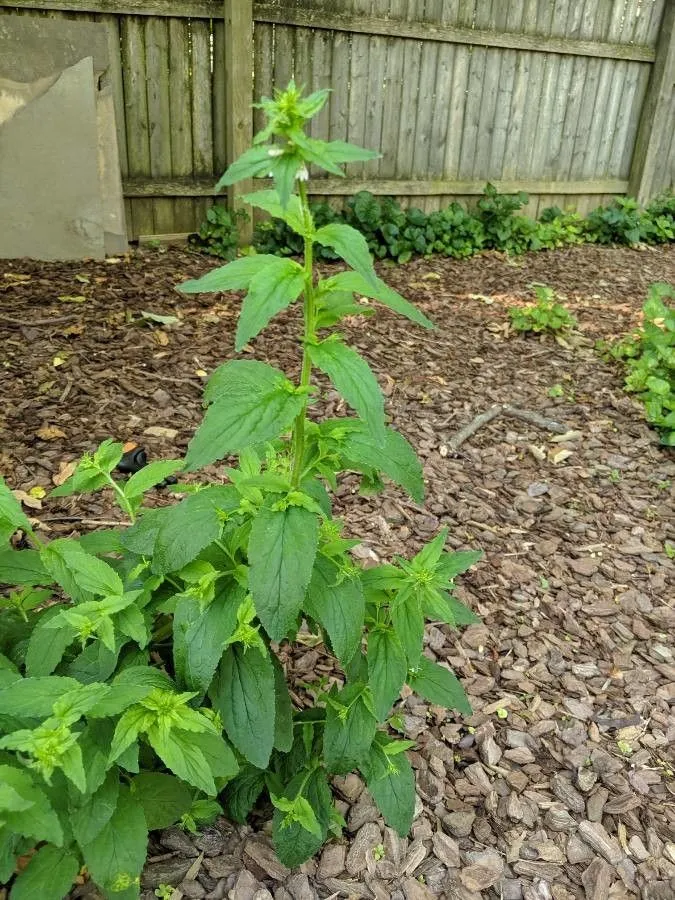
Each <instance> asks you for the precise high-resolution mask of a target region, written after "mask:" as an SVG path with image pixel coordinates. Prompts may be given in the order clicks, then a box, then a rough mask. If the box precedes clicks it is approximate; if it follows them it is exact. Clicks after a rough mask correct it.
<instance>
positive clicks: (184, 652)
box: [173, 586, 245, 694]
mask: <svg viewBox="0 0 675 900" xmlns="http://www.w3.org/2000/svg"><path fill="white" fill-rule="evenodd" d="M244 593H245V592H244V590H243V589H242V588H240V587H238V586H235V587H232V586H225V587H220V588H218V589H217V592H216V596H215V597H214V599H213V601H212V602H211V603H210V604H209V605H208V607H207V608H206V609H205V610H202V609H201V607H200V605H199V601H198V600H195V599H193V598H191V597H184V598H181V599H180V600H179V601H178V603H177V604H176V611H175V613H174V617H173V637H174V640H173V658H174V669H175V677H176V681H177V682H178V683H179V686H184V687H185V688H186V689H187V690H190V691H197V692H198V693H200V694H205V693H206V692H207V690H208V689H209V685H210V684H211V681H212V680H213V676H214V675H215V672H216V669H217V668H218V663H219V662H220V658H221V656H222V655H223V650H224V649H225V645H226V643H227V641H228V639H229V638H231V637H232V635H233V634H234V631H235V629H236V627H237V611H238V609H239V605H240V603H241V602H242V600H243V599H244Z"/></svg>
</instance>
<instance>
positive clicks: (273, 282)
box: [235, 258, 305, 352]
mask: <svg viewBox="0 0 675 900" xmlns="http://www.w3.org/2000/svg"><path fill="white" fill-rule="evenodd" d="M304 283H305V271H304V269H303V268H302V266H299V265H298V264H297V263H296V262H294V261H293V260H292V259H283V258H278V259H277V260H276V262H275V263H274V264H271V265H267V266H265V267H264V268H263V269H262V270H261V271H260V272H258V274H257V275H256V276H255V277H254V278H253V279H252V280H251V283H250V285H249V289H248V294H247V295H246V297H245V298H244V303H243V305H242V308H241V314H240V316H239V324H238V325H237V335H236V339H235V349H236V350H237V352H239V351H240V350H242V349H243V348H244V347H245V346H246V344H248V342H249V341H250V340H251V339H252V338H254V337H255V336H256V335H257V334H259V333H260V332H261V331H262V330H263V328H264V327H265V326H266V325H267V323H268V322H269V321H270V319H272V318H273V317H274V316H276V314H277V313H279V312H281V310H282V309H286V307H287V306H290V304H291V303H293V301H294V300H297V299H298V297H299V296H300V294H301V292H302V289H303V286H304Z"/></svg>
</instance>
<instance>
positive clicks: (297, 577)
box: [248, 506, 319, 641]
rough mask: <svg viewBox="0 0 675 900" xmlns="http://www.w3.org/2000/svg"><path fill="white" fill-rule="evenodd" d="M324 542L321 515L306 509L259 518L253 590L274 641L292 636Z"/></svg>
mask: <svg viewBox="0 0 675 900" xmlns="http://www.w3.org/2000/svg"><path fill="white" fill-rule="evenodd" d="M318 540H319V520H318V517H317V516H316V514H315V513H312V512H310V511H309V510H307V509H304V508H303V507H300V506H289V507H288V508H287V509H284V510H272V509H262V510H260V512H259V513H258V515H257V516H256V518H255V519H254V520H253V524H252V526H251V536H250V538H249V544H248V561H249V573H248V579H249V590H250V591H251V594H252V595H253V601H254V603H255V608H256V612H257V613H258V618H259V619H260V621H261V622H262V624H263V627H264V628H265V631H267V633H268V635H269V636H270V637H271V638H272V640H274V641H280V640H282V639H283V638H284V637H285V636H286V634H287V633H288V632H289V630H290V629H291V628H292V627H293V626H294V624H295V621H296V619H297V617H298V615H299V613H300V610H301V608H302V603H303V600H304V598H305V593H306V591H307V585H308V584H309V580H310V578H311V575H312V567H313V565H314V558H315V556H316V548H317V544H318Z"/></svg>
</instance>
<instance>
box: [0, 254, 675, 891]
mask: <svg viewBox="0 0 675 900" xmlns="http://www.w3.org/2000/svg"><path fill="white" fill-rule="evenodd" d="M212 265H213V261H211V260H208V259H205V258H204V257H200V256H197V255H193V254H190V253H186V252H182V251H179V250H170V251H168V252H159V251H151V252H146V253H137V254H134V255H131V256H129V257H128V258H124V259H120V260H116V261H114V260H108V261H106V262H100V263H59V264H43V263H36V262H31V261H11V262H10V261H5V262H3V264H2V266H0V338H1V339H2V364H3V367H4V377H3V380H2V383H3V391H2V393H3V396H4V402H3V404H2V408H0V429H1V432H2V435H3V437H2V443H1V445H0V472H2V473H3V475H4V476H5V477H6V478H7V480H8V482H9V483H10V485H11V487H12V488H15V489H19V490H22V491H25V492H28V491H29V490H30V489H31V488H32V487H36V486H41V487H44V488H45V489H46V490H49V488H50V487H51V486H52V479H53V478H54V476H58V473H59V471H62V469H63V466H64V464H67V463H68V462H70V461H71V460H73V459H75V458H76V457H78V456H79V455H80V454H81V453H82V452H84V451H85V450H91V449H93V448H94V447H95V446H96V444H97V443H98V442H99V441H101V440H103V439H105V438H107V437H115V438H116V439H119V440H135V441H137V442H138V443H141V444H143V445H144V446H145V447H147V449H148V454H149V456H150V457H152V458H156V457H160V456H163V457H173V456H177V455H179V454H181V453H182V452H183V451H184V449H185V447H186V445H187V441H188V439H189V437H190V435H191V433H192V431H193V430H194V427H195V425H196V424H197V423H198V421H199V418H200V411H201V408H200V397H201V391H202V386H203V382H204V380H205V375H206V373H207V372H210V371H211V370H212V369H213V368H214V367H215V366H216V365H217V364H218V363H219V362H221V361H223V360H224V359H226V358H229V357H231V355H232V354H233V334H234V325H235V319H236V315H237V309H238V301H237V298H236V297H235V296H232V295H203V296H200V297H183V296H181V295H179V294H177V293H176V292H175V291H174V290H173V287H174V286H175V285H176V284H178V283H180V282H181V281H182V280H184V279H185V278H186V277H191V276H194V275H197V274H199V273H201V272H203V271H206V270H207V269H209V268H211V267H212ZM381 274H382V275H383V277H384V278H385V279H387V280H388V281H389V282H390V283H391V284H392V285H393V286H394V287H396V288H397V289H398V290H399V291H400V292H401V293H403V294H404V295H405V296H407V297H408V298H409V299H411V300H413V301H415V302H417V303H418V304H419V305H420V306H421V307H422V308H423V309H424V311H425V312H426V313H427V314H428V315H429V316H431V318H433V319H434V320H435V322H437V323H438V326H439V327H438V329H437V330H436V331H434V332H432V333H430V334H428V335H427V334H425V333H424V332H423V331H422V330H421V329H418V328H417V327H415V326H412V325H411V324H410V323H408V322H406V321H404V320H401V319H398V318H397V317H395V316H393V315H391V314H390V313H389V312H387V311H384V310H379V309H378V311H377V313H376V315H375V316H374V317H373V318H372V319H370V320H368V321H367V323H366V325H364V324H363V323H355V324H354V325H350V326H349V327H348V328H346V329H345V330H346V332H347V335H348V337H349V339H350V340H351V341H352V342H353V343H354V344H355V345H356V346H357V347H358V348H359V349H360V350H361V351H362V352H363V353H364V355H365V356H366V357H367V358H368V359H369V361H370V362H371V364H372V366H373V368H374V369H375V371H376V373H377V375H378V377H379V379H380V383H381V384H382V386H383V388H384V390H385V392H386V395H387V401H388V412H389V413H390V415H391V418H392V422H393V424H394V425H395V426H396V427H397V428H398V429H399V430H401V431H402V432H403V433H404V434H405V435H406V436H407V437H408V438H409V439H410V440H411V441H412V443H413V444H414V446H415V447H416V449H417V450H418V452H419V453H420V455H421V457H422V458H423V460H424V465H425V476H426V480H427V501H426V505H425V506H424V508H422V507H418V506H417V505H416V504H414V503H411V502H410V501H409V500H408V499H407V498H406V497H405V496H404V495H403V494H402V493H401V492H400V491H398V490H396V489H394V488H393V487H388V488H387V490H386V491H385V493H384V494H383V495H382V496H380V497H376V498H364V497H361V496H360V495H359V494H358V492H357V490H356V484H355V481H354V479H353V478H351V477H346V478H344V479H343V481H342V483H341V486H340V492H339V499H338V511H339V513H340V514H341V515H343V516H344V518H345V519H346V521H347V525H348V530H349V531H351V533H352V534H355V535H356V536H358V537H360V538H362V539H363V541H364V543H363V544H362V546H361V548H360V550H359V555H360V557H361V558H362V559H363V560H365V561H366V562H367V561H368V560H376V559H387V558H390V557H391V556H392V555H393V554H397V553H405V554H411V553H412V552H414V551H416V550H417V549H418V548H419V547H420V546H421V545H422V543H423V542H425V541H426V540H428V539H429V538H430V537H431V536H433V535H434V534H435V533H436V532H437V531H438V529H439V527H440V526H442V525H448V526H449V527H450V541H451V543H452V544H453V545H454V546H456V547H457V548H482V549H484V551H485V559H484V560H483V561H482V562H481V563H480V564H479V565H478V566H476V567H475V569H474V570H473V571H472V572H470V573H468V574H467V575H466V576H464V577H462V578H461V579H460V586H459V590H458V594H459V595H460V596H461V598H462V599H464V600H465V601H466V602H467V603H468V604H469V605H471V606H472V608H473V609H475V610H476V611H477V612H478V613H479V614H480V615H481V617H482V619H483V624H481V625H476V626H472V627H471V628H468V629H466V630H465V631H463V632H462V633H460V634H457V633H454V632H452V631H450V630H449V629H448V628H446V626H444V625H438V626H435V625H432V626H430V627H429V628H428V629H427V637H426V640H427V651H428V653H429V655H430V656H433V657H434V658H437V659H440V660H447V661H448V662H449V663H450V664H451V665H452V667H453V668H454V669H455V671H456V672H457V674H458V675H459V676H460V677H461V678H462V679H463V680H464V684H465V685H466V688H467V691H468V693H469V695H470V699H471V701H472V704H473V708H474V715H473V716H472V717H471V719H468V720H464V721H460V720H458V719H457V718H456V717H454V716H453V715H447V714H446V713H445V711H444V710H442V709H439V708H436V707H433V706H429V705H428V704H425V703H422V702H421V701H420V700H419V698H417V697H415V696H414V695H412V696H408V697H405V698H402V700H401V702H400V704H399V706H400V710H399V711H400V712H401V714H402V716H403V721H404V723H405V729H406V733H407V736H408V737H410V738H412V739H414V740H416V741H417V749H416V750H415V751H414V752H412V753H411V760H412V763H413V766H414V768H415V769H416V773H417V784H418V793H419V803H418V816H417V818H416V820H415V823H414V826H413V831H412V834H411V836H410V837H409V839H406V840H401V839H400V838H398V837H396V835H395V834H394V833H393V832H392V831H391V830H390V829H388V828H385V827H384V825H383V822H382V820H381V819H380V817H379V815H378V812H377V810H376V809H375V807H374V805H373V803H372V801H371V798H370V796H369V795H368V792H367V791H366V790H364V789H363V784H362V783H361V781H360V779H358V778H357V777H356V776H348V777H347V778H344V779H338V780H337V781H336V787H337V791H338V796H339V801H340V804H341V808H342V810H343V812H344V814H345V817H346V818H347V821H348V829H347V832H346V834H345V840H344V842H342V843H339V842H335V843H333V844H331V845H330V846H328V847H327V848H326V850H325V851H324V852H323V855H322V856H321V857H319V858H318V859H317V860H314V861H310V862H309V863H307V864H306V865H305V866H303V867H302V868H301V869H300V870H299V871H296V872H293V873H288V872H286V871H285V870H283V868H282V867H280V866H279V864H278V863H277V862H276V861H275V859H274V858H273V856H272V855H271V853H270V851H269V848H268V837H267V833H268V829H267V827H266V826H265V824H264V822H263V821H262V820H261V822H260V824H259V826H256V827H254V826H247V827H245V828H233V827H232V826H230V825H229V824H228V823H226V822H225V821H224V820H223V821H220V822H219V823H217V825H215V826H213V827H211V828H209V829H207V830H206V831H205V832H204V833H203V834H202V835H201V836H200V837H198V838H196V839H193V838H191V837H189V836H186V835H184V834H183V833H182V832H180V831H177V830H170V831H169V832H165V833H163V834H162V835H157V836H153V840H152V844H151V861H150V862H149V865H148V867H147V870H146V873H145V875H144V881H143V887H144V889H145V891H146V894H144V896H145V897H147V898H148V900H149V898H152V897H153V896H154V894H153V889H154V888H155V887H156V886H157V885H158V884H159V883H160V882H163V883H171V884H180V891H181V894H182V896H184V897H195V898H200V897H208V898H213V900H218V898H223V897H232V898H235V900H264V898H270V897H274V898H276V900H289V898H290V900H311V898H316V897H322V898H323V897H368V898H369V897H376V898H382V900H386V898H392V900H418V898H419V900H424V898H426V897H436V896H445V897H447V898H452V900H479V898H493V900H494V898H503V900H520V898H525V900H550V898H553V900H571V898H589V900H606V898H610V900H621V898H633V897H636V896H637V897H639V896H641V897H644V898H645V900H659V898H662V900H672V898H673V897H675V802H674V799H673V795H674V794H675V779H674V776H673V771H674V770H675V758H674V756H675V754H674V753H673V740H674V739H675V717H673V714H672V711H673V710H672V707H673V702H674V701H675V660H674V659H673V641H672V629H673V626H674V625H675V609H674V606H673V604H674V601H675V562H673V560H671V559H670V558H669V557H668V555H667V554H666V552H664V547H665V545H666V542H668V541H670V542H671V543H675V529H674V527H673V525H674V519H675V512H674V504H673V498H674V491H673V484H674V483H675V457H674V456H673V454H672V451H668V450H666V449H665V448H663V447H661V446H659V443H658V438H657V436H656V434H655V433H654V432H653V431H651V430H650V429H649V428H648V427H647V425H646V424H645V422H644V419H643V415H642V411H641V409H640V407H639V406H638V405H637V404H636V402H635V401H634V399H632V398H631V397H629V396H627V395H626V394H625V393H624V392H623V391H622V378H621V373H620V371H619V369H618V368H617V367H616V366H614V365H610V364H607V363H605V362H603V361H602V360H601V358H600V357H599V356H598V354H597V353H596V352H595V350H594V348H593V344H594V342H595V341H596V340H598V339H607V338H609V337H611V336H613V335H617V334H621V333H624V332H626V331H628V330H630V329H631V328H632V327H633V326H634V325H635V324H636V323H637V322H638V321H639V310H640V307H641V305H642V303H643V300H644V298H645V295H646V291H647V288H648V286H649V284H650V283H652V282H654V281H670V282H671V283H675V247H673V246H671V247H665V248H661V249H650V250H645V251H644V252H637V251H633V250H626V249H606V248H599V247H582V248H578V249H570V250H561V251H556V252H548V253H539V254H531V255H529V256H526V257H524V258H522V259H518V260H509V259H506V258H504V257H503V256H500V255H497V254H486V255H482V256H479V257H476V258H474V259H472V260H469V261H464V262H456V261H452V260H445V259H433V260H430V261H422V260H420V261H417V262H414V263H411V264H409V265H407V266H405V267H398V268H391V269H389V268H387V267H386V266H384V267H382V273H381ZM533 281H541V282H545V283H546V284H549V285H551V286H552V287H553V288H555V289H556V290H557V291H559V292H560V293H562V294H564V295H565V297H566V298H567V301H566V302H567V305H568V307H569V308H571V309H572V311H573V312H574V313H575V315H576V316H577V317H578V319H579V322H580V327H579V333H578V335H577V336H575V337H574V338H573V339H572V340H570V341H569V342H568V345H567V346H563V345H561V344H559V343H556V342H555V341H554V340H552V339H550V338H549V339H545V340H538V339H534V340H532V339H527V338H522V337H517V336H514V335H513V334H510V333H509V331H508V328H507V321H508V319H507V314H506V309H507V307H508V306H511V305H514V304H515V303H524V302H527V301H528V300H529V299H530V298H531V291H528V287H527V286H528V284H530V283H531V282H533ZM74 298H84V299H74ZM142 310H145V311H149V312H152V313H155V314H163V315H177V316H179V317H180V319H181V322H180V324H179V325H174V326H166V327H164V326H159V325H148V324H147V323H145V324H134V321H135V320H136V319H137V318H138V316H139V315H140V312H141V311H142ZM297 326H298V318H297V314H295V313H294V312H293V311H291V312H290V313H289V314H288V315H286V316H284V317H282V318H281V319H279V320H278V321H277V322H275V323H274V324H273V325H272V326H271V327H270V329H269V330H268V331H267V332H266V333H265V334H264V335H263V336H261V337H260V338H258V339H257V340H256V341H255V342H254V345H253V346H252V348H251V349H250V352H251V354H253V353H255V355H256V356H257V357H258V358H264V359H267V360H268V361H269V362H270V363H272V364H274V365H279V366H281V367H282V368H284V369H285V370H286V371H288V372H290V373H291V374H297V371H298V355H297V347H296V344H295V335H296V334H297ZM554 385H559V386H560V388H562V394H563V396H562V397H557V398H552V397H551V396H550V395H549V390H550V388H552V387H553V386H554ZM555 393H560V389H558V390H557V391H556V392H555ZM498 403H499V404H501V403H508V404H512V405H513V406H516V407H518V408H519V409H524V410H526V411H528V412H530V413H538V414H540V415H541V416H543V417H545V418H546V419H550V420H555V421H557V422H559V423H561V425H562V426H564V431H565V432H566V433H564V434H562V435H561V434H557V433H555V432H552V431H550V430H548V429H546V428H542V427H540V426H539V425H537V424H531V423H530V422H528V421H525V420H523V419H519V418H514V417H512V416H507V415H500V416H498V417H496V418H494V419H492V420H491V421H490V422H488V423H487V424H485V425H484V426H483V427H482V428H480V429H479V430H477V431H476V433H475V434H473V435H472V436H470V437H469V438H468V440H466V441H465V442H464V443H463V444H462V445H461V446H460V447H459V449H458V450H457V451H456V452H454V451H453V450H452V443H451V441H452V438H453V436H454V435H456V433H457V432H458V431H459V430H460V429H461V428H462V427H463V426H465V425H466V424H467V423H469V422H471V420H472V419H473V418H474V417H475V416H476V415H477V414H479V413H481V412H484V411H486V410H487V409H489V408H490V407H491V406H492V405H494V404H498ZM340 411H341V407H340V404H339V399H338V398H337V397H336V396H335V395H334V393H332V392H331V391H330V390H328V389H327V390H326V391H325V393H324V396H323V398H322V400H321V403H320V404H319V412H320V413H321V414H324V413H326V412H328V413H330V414H333V413H336V412H337V413H339V412H340ZM561 438H562V440H561ZM561 451H567V452H561ZM217 471H218V468H217V467H214V468H213V472H214V474H215V473H217ZM29 499H30V495H29ZM32 502H33V505H34V506H35V507H38V506H40V505H41V508H33V509H29V510H28V511H29V513H30V515H32V516H34V517H35V518H36V520H38V522H39V523H40V527H41V528H43V529H44V532H45V533H46V534H47V536H49V537H57V536H63V535H65V534H70V533H72V532H73V531H74V530H76V529H79V530H80V531H85V530H90V529H92V528H94V527H97V526H98V525H100V524H103V523H108V522H111V521H115V520H117V519H118V518H119V514H118V513H117V512H116V510H115V508H114V507H113V505H112V503H111V501H110V498H109V497H107V496H101V495H97V496H95V497H84V498H81V499H80V498H78V499H77V500H74V499H71V498H67V499H64V500H49V501H48V500H43V501H42V503H41V504H40V501H39V500H38V501H35V500H33V501H32ZM158 502H169V501H168V498H165V499H164V498H162V499H160V500H159V501H158ZM288 667H289V676H290V677H291V678H292V679H295V680H296V681H298V682H306V681H308V680H312V679H313V678H315V677H318V676H319V675H321V674H322V673H323V672H325V671H328V670H329V663H328V661H327V660H326V659H325V657H324V656H323V655H322V653H321V648H316V649H307V648H300V650H299V652H298V653H294V654H292V655H291V656H290V657H289V660H288ZM186 876H188V877H186ZM88 892H89V895H90V896H91V893H90V889H89V887H88V886H86V885H85V886H83V887H82V888H81V889H78V890H77V891H76V892H75V895H79V896H85V895H86V894H87V893H88ZM177 896H179V895H177Z"/></svg>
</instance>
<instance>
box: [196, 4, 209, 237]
mask: <svg viewBox="0 0 675 900" xmlns="http://www.w3.org/2000/svg"><path fill="white" fill-rule="evenodd" d="M190 34H191V36H192V57H191V73H192V79H191V84H190V88H191V92H192V98H191V105H192V171H193V172H194V174H195V175H207V174H208V175H211V174H212V173H213V170H214V159H213V156H214V154H213V105H212V90H211V23H210V22H205V21H204V20H203V19H195V20H193V21H192V22H190ZM209 205H210V204H209V203H208V202H207V201H206V200H199V199H197V200H195V219H196V224H197V225H200V224H201V223H202V222H203V221H204V219H205V218H206V212H207V210H208V208H209Z"/></svg>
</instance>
